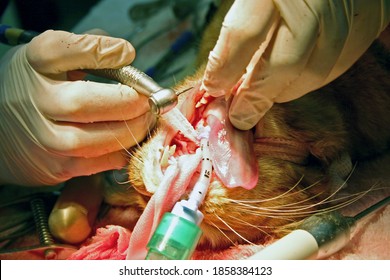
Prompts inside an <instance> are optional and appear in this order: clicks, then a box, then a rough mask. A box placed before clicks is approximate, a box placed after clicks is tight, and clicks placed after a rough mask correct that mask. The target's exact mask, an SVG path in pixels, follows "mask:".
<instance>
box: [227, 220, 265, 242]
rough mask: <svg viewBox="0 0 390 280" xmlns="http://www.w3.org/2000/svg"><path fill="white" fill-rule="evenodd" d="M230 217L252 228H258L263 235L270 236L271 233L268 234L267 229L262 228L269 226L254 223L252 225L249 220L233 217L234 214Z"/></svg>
mask: <svg viewBox="0 0 390 280" xmlns="http://www.w3.org/2000/svg"><path fill="white" fill-rule="evenodd" d="M230 218H232V219H234V220H237V222H239V223H240V224H242V225H247V226H250V227H252V228H255V229H257V230H259V231H260V232H262V233H264V234H265V235H267V236H270V237H272V236H271V234H269V233H268V232H267V231H265V230H264V229H263V228H268V229H269V227H267V226H256V225H253V224H251V223H249V222H246V221H244V220H243V219H239V218H237V217H234V216H231V217H230Z"/></svg>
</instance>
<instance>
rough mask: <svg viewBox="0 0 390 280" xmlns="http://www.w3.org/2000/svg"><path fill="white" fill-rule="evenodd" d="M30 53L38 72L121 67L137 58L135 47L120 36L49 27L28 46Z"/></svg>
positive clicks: (30, 61) (28, 57) (29, 57)
mask: <svg viewBox="0 0 390 280" xmlns="http://www.w3.org/2000/svg"><path fill="white" fill-rule="evenodd" d="M48 50H50V51H48ZM26 54H27V60H28V61H29V63H30V64H31V66H32V67H33V68H34V69H35V70H36V71H38V72H40V73H43V74H59V73H63V72H66V71H70V70H77V69H101V68H119V67H122V66H125V65H128V64H130V63H131V62H132V61H133V60H134V57H135V50H134V48H133V46H132V45H131V44H130V43H129V42H127V41H126V40H123V39H119V38H113V37H108V36H101V35H87V34H83V35H78V34H73V33H69V32H65V31H53V30H48V31H46V32H44V33H42V34H40V35H39V36H37V37H35V38H34V39H33V40H32V41H31V42H30V43H29V44H28V45H27V52H26Z"/></svg>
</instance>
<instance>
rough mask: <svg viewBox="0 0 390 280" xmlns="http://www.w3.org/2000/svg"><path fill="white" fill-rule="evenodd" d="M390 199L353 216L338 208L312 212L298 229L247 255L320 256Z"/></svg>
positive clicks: (340, 244) (339, 245)
mask: <svg viewBox="0 0 390 280" xmlns="http://www.w3.org/2000/svg"><path fill="white" fill-rule="evenodd" d="M389 203H390V196H389V197H387V198H385V199H383V200H381V201H379V202H377V203H375V204H374V205H372V206H370V207H369V208H367V209H365V210H364V211H362V212H360V213H359V214H357V215H355V216H353V217H346V216H343V215H341V214H340V213H339V212H337V211H333V212H329V213H323V214H318V215H313V216H311V217H309V218H307V219H306V220H304V221H303V222H302V224H301V225H300V226H299V228H298V229H296V230H294V231H292V232H291V233H289V234H288V235H286V236H285V237H283V238H281V239H280V240H278V241H276V242H275V243H272V244H271V245H269V246H268V247H266V248H264V249H263V250H261V251H260V252H258V253H256V254H254V255H253V256H251V257H250V258H249V259H252V260H304V259H323V258H326V257H329V256H330V255H332V254H334V253H336V252H337V251H339V250H340V249H341V248H343V247H344V246H345V245H346V244H348V242H349V241H350V240H351V237H352V231H353V230H352V229H353V228H354V226H355V225H356V223H357V222H358V221H359V220H361V219H362V218H363V217H365V216H367V215H368V214H370V213H372V212H374V211H375V210H378V209H380V208H382V207H383V206H385V205H387V204H389Z"/></svg>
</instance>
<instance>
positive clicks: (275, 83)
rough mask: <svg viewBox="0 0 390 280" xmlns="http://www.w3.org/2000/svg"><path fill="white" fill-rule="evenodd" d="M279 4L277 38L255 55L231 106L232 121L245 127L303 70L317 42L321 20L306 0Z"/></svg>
mask: <svg viewBox="0 0 390 280" xmlns="http://www.w3.org/2000/svg"><path fill="white" fill-rule="evenodd" d="M293 3H294V4H292V5H291V6H289V7H287V8H286V7H278V9H279V10H280V14H281V21H280V23H279V26H278V29H277V30H276V31H275V34H274V39H273V40H272V42H271V43H270V44H269V45H268V47H267V49H266V50H265V52H264V49H262V48H260V49H258V50H257V51H256V53H255V54H254V55H253V57H252V59H251V61H250V63H249V65H248V67H247V73H246V74H245V76H244V79H243V81H242V83H241V85H240V87H239V88H238V90H237V94H236V96H235V97H234V98H233V101H232V104H231V106H230V111H229V117H230V120H231V122H232V124H233V125H234V126H235V127H237V128H239V129H243V130H247V129H250V128H252V127H253V126H255V125H256V124H257V123H258V121H259V120H260V119H261V118H262V117H263V116H264V114H265V113H266V112H267V111H268V110H269V109H270V108H271V107H272V104H273V102H274V100H275V98H276V97H277V96H278V95H279V94H280V93H281V92H282V91H283V90H284V89H285V88H286V87H287V86H289V85H290V84H291V83H292V82H293V81H294V80H295V79H296V78H297V77H298V76H299V75H300V73H301V72H302V71H303V69H304V68H305V66H306V63H307V61H308V60H309V57H310V55H311V52H312V50H313V48H314V46H315V43H316V39H317V35H318V28H319V23H318V20H317V17H316V16H315V15H314V14H313V13H312V12H311V10H310V9H309V7H308V6H306V5H305V4H304V2H303V1H294V2H293Z"/></svg>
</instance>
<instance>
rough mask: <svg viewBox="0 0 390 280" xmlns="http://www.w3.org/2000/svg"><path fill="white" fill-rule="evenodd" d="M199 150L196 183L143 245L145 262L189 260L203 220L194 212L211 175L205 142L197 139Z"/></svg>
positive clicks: (199, 235)
mask: <svg viewBox="0 0 390 280" xmlns="http://www.w3.org/2000/svg"><path fill="white" fill-rule="evenodd" d="M207 138H208V137H207ZM200 149H201V151H202V166H201V173H200V177H199V180H198V181H197V182H196V184H195V186H194V188H193V189H192V191H191V193H190V195H189V198H188V200H181V201H179V202H177V203H176V204H175V206H174V207H173V209H172V211H171V212H167V213H165V214H164V216H163V217H162V219H161V222H160V224H159V225H158V227H157V229H156V231H155V232H154V234H153V236H152V238H151V239H150V241H149V243H148V245H147V247H148V254H147V256H146V259H147V260H161V259H165V260H185V259H189V258H190V257H191V255H192V253H193V252H194V250H195V247H196V245H197V244H198V241H199V239H200V237H201V235H202V231H201V229H200V228H199V225H200V223H201V222H202V220H203V214H202V213H201V212H200V211H199V209H198V208H199V205H200V204H201V203H202V202H203V199H204V197H205V196H206V192H207V189H208V186H209V184H210V178H211V172H212V163H211V160H210V152H209V142H208V140H207V139H206V138H201V141H200Z"/></svg>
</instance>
